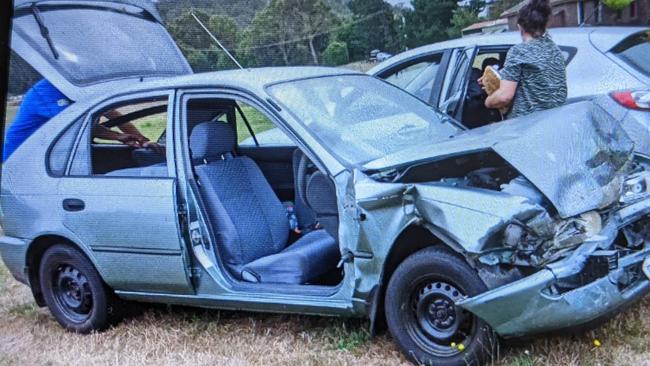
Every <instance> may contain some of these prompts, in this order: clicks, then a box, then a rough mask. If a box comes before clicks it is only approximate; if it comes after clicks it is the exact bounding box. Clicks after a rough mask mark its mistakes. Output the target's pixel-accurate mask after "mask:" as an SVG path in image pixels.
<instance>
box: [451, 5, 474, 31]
mask: <svg viewBox="0 0 650 366" xmlns="http://www.w3.org/2000/svg"><path fill="white" fill-rule="evenodd" d="M480 20H481V19H480V18H479V16H478V13H477V12H476V8H472V7H469V6H468V7H462V8H458V9H456V10H454V15H453V16H452V17H451V25H452V27H451V28H449V36H450V37H454V38H455V37H460V36H462V31H463V29H464V28H466V27H467V26H469V25H472V24H474V23H476V22H478V21H480Z"/></svg>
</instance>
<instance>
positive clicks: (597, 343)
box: [594, 339, 603, 348]
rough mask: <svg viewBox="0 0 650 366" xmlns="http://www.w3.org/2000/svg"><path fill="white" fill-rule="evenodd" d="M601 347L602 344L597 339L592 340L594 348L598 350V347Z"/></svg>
mask: <svg viewBox="0 0 650 366" xmlns="http://www.w3.org/2000/svg"><path fill="white" fill-rule="evenodd" d="M602 345H603V344H602V343H600V341H599V340H598V339H594V346H596V348H598V347H600V346H602Z"/></svg>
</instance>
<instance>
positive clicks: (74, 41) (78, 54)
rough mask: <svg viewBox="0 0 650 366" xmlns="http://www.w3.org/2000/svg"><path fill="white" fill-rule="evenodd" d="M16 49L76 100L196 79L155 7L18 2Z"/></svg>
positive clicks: (137, 0) (126, 2)
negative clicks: (156, 81) (138, 85)
mask: <svg viewBox="0 0 650 366" xmlns="http://www.w3.org/2000/svg"><path fill="white" fill-rule="evenodd" d="M11 35H12V41H11V48H12V49H13V50H14V51H15V52H16V53H17V54H18V55H19V56H20V57H22V58H23V59H24V60H25V61H26V62H27V63H29V64H30V65H31V66H32V67H33V68H34V69H36V71H38V72H39V73H40V74H41V75H42V76H43V77H45V78H46V79H48V80H49V81H50V82H51V83H52V84H54V85H55V86H56V87H57V88H58V89H59V90H61V92H63V94H65V95H66V96H67V97H68V98H70V99H71V100H75V101H76V100H79V99H82V98H85V97H88V96H90V95H94V94H101V93H103V92H105V91H109V90H110V91H115V90H120V89H123V88H125V87H127V86H128V85H131V84H133V83H134V82H138V81H141V80H144V79H151V78H159V77H169V76H177V75H185V74H191V73H192V69H191V67H190V66H189V64H188V63H187V60H186V59H185V57H184V56H183V54H182V53H181V51H180V50H179V48H178V47H177V46H176V44H175V43H174V41H173V39H172V38H171V36H170V35H169V33H168V32H167V30H166V29H165V27H164V26H163V25H162V22H161V19H160V15H159V14H158V12H157V11H156V8H155V6H154V5H153V3H152V2H149V1H142V0H120V1H117V0H112V1H95V0H84V1H79V0H76V1H62V0H36V1H27V0H16V1H15V6H14V18H13V25H12V34H11Z"/></svg>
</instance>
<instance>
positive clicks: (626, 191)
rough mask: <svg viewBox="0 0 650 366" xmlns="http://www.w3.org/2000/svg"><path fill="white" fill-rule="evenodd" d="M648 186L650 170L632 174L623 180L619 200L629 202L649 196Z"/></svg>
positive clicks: (649, 185) (649, 183)
mask: <svg viewBox="0 0 650 366" xmlns="http://www.w3.org/2000/svg"><path fill="white" fill-rule="evenodd" d="M648 187H650V172H647V171H642V172H639V173H635V174H632V175H630V176H629V177H627V179H626V180H625V182H623V189H622V190H621V198H620V199H619V201H620V202H621V203H624V204H629V203H632V202H634V201H637V200H639V199H641V198H644V197H646V196H648Z"/></svg>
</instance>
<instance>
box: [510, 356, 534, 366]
mask: <svg viewBox="0 0 650 366" xmlns="http://www.w3.org/2000/svg"><path fill="white" fill-rule="evenodd" d="M536 365H537V362H535V359H534V358H532V357H531V356H529V355H520V356H517V357H515V358H514V359H513V360H512V361H511V362H510V363H509V366H536Z"/></svg>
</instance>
